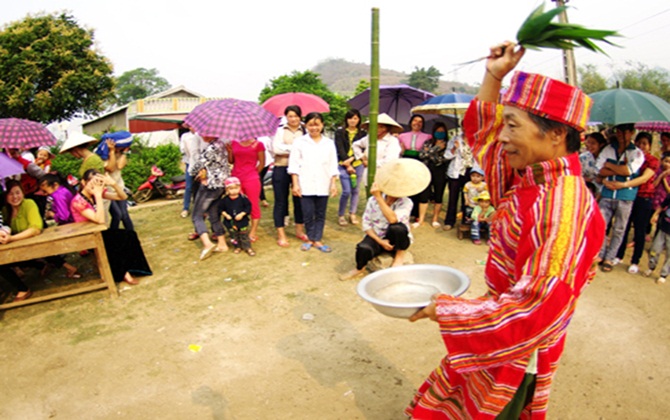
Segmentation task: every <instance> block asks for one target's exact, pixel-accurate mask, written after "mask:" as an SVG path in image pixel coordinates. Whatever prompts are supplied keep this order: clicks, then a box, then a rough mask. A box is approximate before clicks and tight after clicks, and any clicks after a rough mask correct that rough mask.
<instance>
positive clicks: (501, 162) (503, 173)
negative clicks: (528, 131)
mask: <svg viewBox="0 0 670 420" xmlns="http://www.w3.org/2000/svg"><path fill="white" fill-rule="evenodd" d="M503 108H504V107H503V106H502V105H500V104H496V103H493V102H479V101H477V100H474V101H472V102H471V103H470V107H469V108H468V110H467V112H466V113H465V117H464V119H463V131H464V133H465V137H466V138H467V140H468V143H469V144H470V147H471V148H472V153H473V156H474V158H475V159H476V160H477V163H479V165H480V166H481V168H482V169H483V170H484V173H485V174H486V178H485V180H486V183H487V184H488V185H489V193H490V194H491V201H492V203H493V206H494V207H496V208H497V207H498V204H499V202H500V200H501V199H502V197H503V196H504V195H505V193H506V192H507V191H508V190H509V189H510V188H511V187H512V185H513V182H514V173H513V171H512V168H510V167H509V165H508V164H507V159H506V156H505V153H504V152H503V150H502V144H501V143H500V142H498V136H499V135H500V131H501V130H502V127H503V124H502V110H503Z"/></svg>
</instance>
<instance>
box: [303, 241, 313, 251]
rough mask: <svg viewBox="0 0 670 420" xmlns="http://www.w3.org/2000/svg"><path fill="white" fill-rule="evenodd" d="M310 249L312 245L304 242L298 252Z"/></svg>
mask: <svg viewBox="0 0 670 420" xmlns="http://www.w3.org/2000/svg"><path fill="white" fill-rule="evenodd" d="M311 248H312V244H311V243H309V242H305V243H304V244H302V245H300V250H301V251H309V250H310V249H311Z"/></svg>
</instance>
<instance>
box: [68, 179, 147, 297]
mask: <svg viewBox="0 0 670 420" xmlns="http://www.w3.org/2000/svg"><path fill="white" fill-rule="evenodd" d="M80 183H81V191H80V192H79V194H77V195H76V196H75V197H74V198H73V199H72V203H71V205H70V209H71V211H72V217H73V219H74V221H75V222H93V223H98V224H104V223H105V209H104V206H103V200H105V199H107V200H126V199H127V198H128V196H127V195H126V193H125V192H124V191H123V189H122V188H121V187H120V186H119V185H118V184H117V183H116V182H114V180H113V179H112V178H111V177H110V176H109V174H107V175H104V176H103V175H101V174H100V172H98V171H97V170H96V169H89V170H87V171H86V172H84V176H83V177H82V179H81V181H80ZM106 186H110V187H111V188H112V189H113V190H114V192H109V191H107V190H106V188H105V187H106ZM102 239H103V241H104V242H105V250H106V251H107V259H108V260H109V266H110V268H111V270H112V275H113V276H114V281H115V282H117V283H119V282H122V281H125V282H126V283H128V284H133V285H135V284H138V283H139V282H138V281H137V280H135V278H133V276H132V275H131V273H133V274H136V275H145V276H150V275H151V274H153V273H152V272H151V268H149V263H147V260H146V258H145V257H144V251H143V250H142V245H141V244H140V241H139V239H138V238H137V233H135V232H134V231H132V230H126V229H108V230H106V231H104V232H103V233H102Z"/></svg>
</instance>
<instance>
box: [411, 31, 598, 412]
mask: <svg viewBox="0 0 670 420" xmlns="http://www.w3.org/2000/svg"><path fill="white" fill-rule="evenodd" d="M515 47H516V46H515V45H514V44H513V43H512V42H505V43H503V44H500V45H497V46H495V47H493V48H491V52H490V55H489V58H488V60H487V62H486V73H485V76H484V80H483V82H482V85H481V88H480V91H479V95H478V98H477V99H476V100H475V101H473V102H472V104H471V105H470V108H469V109H468V112H467V113H466V115H465V119H464V122H463V126H464V130H465V133H466V137H467V138H468V141H469V142H470V144H471V145H472V149H473V153H474V155H475V157H476V158H477V160H478V161H479V162H480V164H481V167H482V168H483V169H484V171H485V172H486V180H487V182H488V185H489V192H490V194H491V200H492V202H493V204H494V207H495V208H496V209H497V210H496V215H495V217H494V219H493V223H492V226H491V239H490V241H491V248H490V250H489V256H488V259H487V263H486V268H485V277H486V284H487V287H488V293H487V294H486V295H484V296H482V297H480V298H478V299H465V298H456V297H452V296H448V295H437V296H435V297H434V299H435V301H434V302H433V303H431V304H430V305H428V306H427V307H425V308H424V309H422V310H421V311H419V312H417V313H416V314H415V315H413V316H412V317H411V318H410V320H411V321H416V320H418V319H421V318H430V319H432V320H434V321H436V322H438V324H439V326H440V332H441V334H442V338H443V339H444V342H445V344H446V350H447V355H446V356H445V358H444V359H443V360H442V362H441V363H440V365H439V366H438V368H437V369H436V370H435V371H434V372H433V373H432V374H431V375H430V376H429V378H428V379H427V380H426V382H425V383H424V384H423V385H422V386H421V387H420V388H419V390H418V391H417V393H416V395H415V397H414V399H413V401H412V402H411V404H410V406H409V407H408V408H407V410H406V414H408V415H410V416H411V417H413V418H432V419H453V418H477V419H481V418H490V419H494V418H496V419H518V418H520V417H521V418H531V417H532V418H533V419H543V418H545V417H546V410H547V404H548V398H549V392H550V388H551V382H552V378H553V375H554V373H555V371H556V368H557V366H558V361H559V359H560V356H561V353H562V351H563V346H564V344H565V337H566V328H567V326H568V324H569V323H570V320H571V318H572V315H573V313H574V309H575V306H576V301H577V299H578V298H579V295H580V293H581V291H582V290H583V288H584V287H585V286H586V285H587V284H588V283H589V282H590V281H591V280H592V279H593V277H594V276H595V268H594V261H595V259H596V257H597V253H598V250H599V249H600V246H601V245H602V242H603V238H604V232H605V223H604V221H603V218H602V215H601V214H600V211H599V208H598V205H597V204H596V202H595V200H594V199H593V197H592V195H591V193H590V192H589V190H588V188H587V187H586V184H585V183H584V180H583V178H582V176H581V166H580V164H579V156H578V154H577V153H576V152H577V151H578V150H579V146H580V137H579V131H582V130H584V128H585V125H586V122H587V121H588V115H589V111H590V107H591V104H592V101H591V100H590V98H588V97H587V96H586V95H584V93H583V92H581V91H580V90H579V89H577V88H575V87H573V86H569V85H566V84H564V83H562V82H559V81H557V80H552V79H550V78H548V77H545V76H542V75H538V74H528V73H523V72H516V73H515V74H514V77H513V78H512V80H511V84H510V87H509V89H508V90H507V91H506V93H505V94H504V95H503V97H502V104H498V103H497V101H498V97H499V93H500V87H501V82H502V79H503V78H504V77H505V76H506V75H507V74H508V73H509V72H510V71H512V69H513V68H514V67H515V66H516V64H517V63H518V62H519V60H520V59H521V57H522V56H523V53H524V49H523V48H518V49H517V48H515Z"/></svg>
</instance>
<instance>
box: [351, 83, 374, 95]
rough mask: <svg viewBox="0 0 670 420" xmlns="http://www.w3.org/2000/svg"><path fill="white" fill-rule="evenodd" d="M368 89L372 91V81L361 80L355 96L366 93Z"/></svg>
mask: <svg viewBox="0 0 670 420" xmlns="http://www.w3.org/2000/svg"><path fill="white" fill-rule="evenodd" d="M366 89H370V81H369V80H365V79H361V80H359V81H358V85H357V86H356V90H355V91H354V96H356V95H358V94H359V93H363V92H365V90H366Z"/></svg>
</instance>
